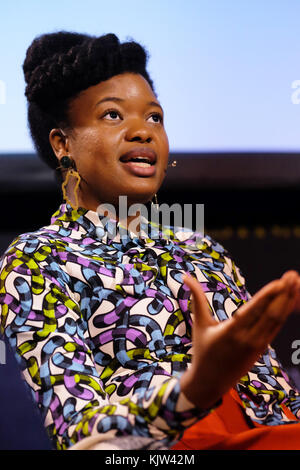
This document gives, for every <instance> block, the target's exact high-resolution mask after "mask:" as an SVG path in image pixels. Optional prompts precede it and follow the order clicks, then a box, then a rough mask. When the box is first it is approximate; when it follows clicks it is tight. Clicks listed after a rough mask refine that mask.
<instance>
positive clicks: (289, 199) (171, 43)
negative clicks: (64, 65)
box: [0, 0, 300, 448]
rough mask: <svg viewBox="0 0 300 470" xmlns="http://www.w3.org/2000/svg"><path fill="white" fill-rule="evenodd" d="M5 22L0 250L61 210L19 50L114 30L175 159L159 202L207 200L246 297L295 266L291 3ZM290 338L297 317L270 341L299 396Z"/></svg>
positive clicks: (298, 5)
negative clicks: (32, 119)
mask: <svg viewBox="0 0 300 470" xmlns="http://www.w3.org/2000/svg"><path fill="white" fill-rule="evenodd" d="M0 13H1V15H0V16H1V30H0V39H1V40H0V64H1V65H0V197H1V201H2V211H3V212H2V217H1V222H0V223H1V233H0V251H1V253H3V251H4V250H5V249H6V247H7V246H8V244H9V243H10V242H11V241H12V239H13V238H14V237H15V236H16V235H18V234H19V233H21V232H26V231H33V230H36V229H38V228H39V227H40V226H42V225H46V224H48V223H49V220H50V216H51V214H52V213H53V212H54V211H55V210H56V209H57V207H58V205H59V204H60V202H61V194H60V190H59V188H58V187H57V185H56V183H55V180H54V175H53V174H52V172H51V170H49V169H48V168H47V167H46V166H45V165H44V164H43V163H42V162H41V161H40V160H39V159H38V157H37V155H36V154H35V151H34V148H33V145H32V142H31V140H30V135H29V132H28V128H27V117H26V101H25V97H24V88H25V84H24V79H23V73H22V63H23V60H24V57H25V53H26V49H27V47H28V46H29V45H30V43H31V41H32V40H33V38H34V37H36V36H37V35H40V34H43V33H46V32H54V31H59V30H68V31H77V32H85V33H89V34H94V35H102V34H106V33H110V32H113V33H115V34H117V35H118V36H119V38H120V39H121V40H122V41H123V40H126V39H128V38H133V39H134V40H136V41H138V42H140V43H141V44H143V45H144V46H145V47H146V48H147V50H148V51H149V54H150V60H149V67H148V69H149V72H150V75H151V76H152V78H153V80H154V84H155V88H156V92H157V95H158V98H159V100H160V102H161V103H162V105H163V108H164V111H165V116H166V128H167V132H168V135H169V139H170V149H171V153H170V161H172V160H176V161H177V166H176V167H175V168H169V172H168V175H167V177H166V180H165V182H164V184H163V186H162V188H161V190H160V192H159V194H158V200H159V203H163V202H166V203H169V204H171V203H175V202H177V203H181V204H184V203H193V204H197V203H199V204H204V205H205V231H206V232H207V233H209V234H210V235H211V236H213V237H214V238H216V239H217V240H218V241H219V242H220V243H222V244H223V245H224V246H225V247H226V248H227V250H228V251H230V252H231V254H232V255H233V258H234V259H235V261H236V263H237V265H238V266H239V267H240V268H241V270H242V272H243V274H244V276H245V278H246V280H247V285H248V289H249V291H250V292H251V293H252V294H254V293H255V292H256V291H257V290H258V289H259V288H260V287H262V286H263V285H264V284H265V283H267V282H269V281H270V280H272V279H275V278H276V277H278V276H281V275H282V274H283V273H284V272H285V271H286V270H288V269H296V270H300V214H299V203H300V42H299V35H300V2H299V1H298V0H286V1H285V2H283V1H281V0H264V1H263V2H262V1H261V0H245V1H243V2H239V1H237V0H226V1H224V0H186V1H185V2H183V1H182V0H152V2H148V1H146V0H127V1H126V2H124V1H122V0H114V1H113V2H107V1H105V0H85V2H81V1H79V0H52V1H51V3H46V2H42V1H38V0H27V1H26V2H24V1H22V0H19V1H18V0H11V1H10V2H5V3H4V2H2V4H1V6H0ZM295 339H299V340H300V317H299V315H297V314H296V313H295V314H293V315H292V316H291V318H290V319H289V320H288V322H287V323H286V325H285V327H284V328H283V330H282V331H281V333H280V334H279V335H278V337H277V338H276V340H275V341H274V344H273V345H274V347H275V348H276V350H277V352H278V354H279V357H280V359H281V361H282V362H283V364H284V365H285V367H286V368H287V369H288V370H289V371H290V374H291V375H292V376H293V378H294V380H295V382H296V383H297V385H298V387H300V369H299V366H297V365H295V364H292V362H291V356H292V353H293V349H292V343H293V341H294V340H295ZM7 367H8V365H1V364H0V372H1V371H2V373H3V372H4V369H5V368H7ZM4 376H5V374H4ZM0 390H1V380H0ZM3 390H4V389H3V388H2V391H3ZM3 412H4V411H3ZM0 416H1V410H0ZM0 421H1V418H0ZM2 445H3V444H2ZM15 445H17V444H15ZM0 446H1V440H0ZM2 448H5V447H2Z"/></svg>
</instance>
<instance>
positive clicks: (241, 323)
mask: <svg viewBox="0 0 300 470" xmlns="http://www.w3.org/2000/svg"><path fill="white" fill-rule="evenodd" d="M108 97H110V98H114V99H113V100H112V99H110V100H109V101H107V100H106V99H107V98H108ZM115 98H118V99H119V100H115ZM103 99H105V101H103V102H102V103H100V104H97V103H99V101H102V100H103ZM120 99H121V101H120ZM162 116H163V113H162V109H161V107H160V105H159V102H158V101H157V98H156V97H155V95H154V93H153V91H152V89H151V87H150V86H149V84H148V83H147V81H146V80H145V79H144V78H143V77H141V76H140V75H138V74H132V73H125V74H122V75H116V76H115V77H113V78H111V79H109V80H107V81H105V82H101V83H99V84H98V85H95V86H92V87H90V88H88V89H87V90H85V91H83V92H81V93H80V94H79V95H78V96H77V97H76V98H74V99H73V100H72V102H71V106H70V109H69V118H70V127H69V128H68V129H64V130H63V131H62V130H61V129H53V130H52V131H51V133H50V136H49V138H50V142H51V145H52V148H53V150H54V152H55V154H56V156H57V158H58V159H59V160H60V159H61V158H62V157H63V156H64V155H69V156H71V157H72V159H73V160H74V162H75V164H76V168H77V170H78V172H79V174H80V176H81V178H82V180H81V184H80V190H79V205H80V206H82V207H84V208H86V209H91V210H94V211H95V210H97V207H98V206H99V204H101V203H110V204H113V205H114V206H115V207H116V206H117V205H118V197H119V196H120V195H127V197H128V205H130V204H134V203H146V202H147V201H149V200H151V199H152V197H153V195H154V194H155V193H156V192H157V191H158V189H159V187H160V186H161V184H162V182H163V179H164V176H165V172H166V168H167V163H168V154H169V145H168V138H167V135H166V132H165V129H164V125H163V120H162V119H161V118H162ZM133 148H135V149H136V148H147V149H151V150H153V151H154V152H155V153H156V155H157V162H156V171H155V174H154V175H153V176H147V177H145V176H143V177H141V176H136V175H133V174H130V173H129V172H128V171H127V170H125V168H124V164H122V163H121V162H120V157H121V156H122V155H123V154H124V153H126V152H128V151H130V150H132V149H133ZM72 192H73V187H72V184H70V185H69V186H68V195H69V197H70V198H71V199H72ZM129 219H130V218H128V222H130V220H129ZM185 283H186V284H187V286H188V287H189V288H190V290H191V293H192V298H193V309H192V310H193V314H194V327H193V344H194V348H193V349H194V352H193V361H192V365H191V367H190V369H189V370H187V371H186V372H185V373H184V374H183V375H182V377H181V389H182V392H183V393H184V394H185V395H186V397H187V398H188V399H189V400H190V401H191V402H192V403H194V404H195V405H196V406H197V407H199V408H201V409H203V408H209V407H211V406H212V405H214V404H215V403H216V401H217V400H218V399H220V398H221V397H222V395H223V394H224V393H226V392H227V391H228V390H229V389H230V388H231V387H232V386H234V385H235V384H236V383H237V381H238V380H239V379H240V377H242V376H243V375H244V374H245V373H246V372H247V371H248V370H249V369H250V368H251V367H252V365H253V364H254V362H255V361H256V360H257V359H258V357H259V356H260V355H261V354H262V353H263V352H264V350H265V349H266V348H267V346H268V344H270V342H271V341H272V340H273V339H274V338H275V336H276V335H277V334H278V332H279V330H280V328H281V327H282V326H283V324H284V322H285V321H286V319H287V317H288V316H289V315H290V313H291V312H292V311H294V310H295V308H298V309H299V310H300V298H299V297H300V296H299V292H300V277H299V275H298V273H297V272H295V271H288V272H287V273H285V274H284V275H283V276H282V278H281V279H277V280H275V281H272V282H271V283H269V284H267V285H266V286H265V287H264V288H262V289H261V290H260V291H259V292H257V294H256V295H255V296H254V297H253V298H252V299H251V300H250V301H249V302H247V304H245V305H243V306H242V307H241V308H239V310H238V311H237V312H236V314H235V315H234V316H233V317H232V318H231V319H229V320H227V321H224V322H221V323H218V322H216V321H215V320H213V319H212V317H211V314H210V312H209V309H208V306H207V299H206V297H205V294H204V292H203V290H202V288H201V284H200V283H199V282H198V281H196V280H195V279H193V278H191V277H188V276H186V278H185ZM233 365H234V367H233ZM203 377H205V380H203Z"/></svg>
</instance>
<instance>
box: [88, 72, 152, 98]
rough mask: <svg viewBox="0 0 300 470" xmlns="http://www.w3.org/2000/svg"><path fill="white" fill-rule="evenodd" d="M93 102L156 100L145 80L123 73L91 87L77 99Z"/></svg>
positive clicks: (135, 75)
mask: <svg viewBox="0 0 300 470" xmlns="http://www.w3.org/2000/svg"><path fill="white" fill-rule="evenodd" d="M80 97H81V98H83V99H88V100H90V101H93V102H95V104H97V103H99V102H100V101H104V100H106V101H107V99H108V98H111V97H113V98H119V99H121V100H128V99H134V98H140V99H143V98H144V99H145V100H149V99H151V100H155V101H157V100H156V97H155V94H154V92H153V90H152V89H151V87H150V85H149V83H148V82H147V80H146V79H145V78H144V77H142V76H141V75H139V74H133V73H124V74H120V75H115V76H114V77H112V78H110V79H108V80H105V81H103V82H100V83H98V84H97V85H94V86H91V87H89V88H87V89H86V90H84V91H83V92H82V93H80V95H79V98H80Z"/></svg>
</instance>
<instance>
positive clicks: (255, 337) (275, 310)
mask: <svg viewBox="0 0 300 470" xmlns="http://www.w3.org/2000/svg"><path fill="white" fill-rule="evenodd" d="M184 282H185V284H186V285H187V286H188V287H189V288H190V290H191V292H192V313H193V360H192V364H191V367H190V369H189V370H187V371H186V372H185V373H184V374H183V375H182V377H181V379H180V382H181V389H182V392H183V393H184V395H185V396H186V397H187V398H188V399H189V400H190V401H191V402H192V403H194V404H195V405H196V406H197V407H199V408H201V409H203V408H204V409H206V408H209V407H211V406H213V405H214V404H215V403H216V402H217V401H218V400H219V399H220V398H221V397H222V396H223V395H224V394H225V393H226V392H227V391H228V390H229V389H230V388H231V387H233V386H234V385H236V383H237V382H238V381H239V379H240V378H241V377H242V376H243V375H244V374H245V373H247V372H248V371H249V369H250V368H251V367H252V366H253V364H254V363H255V361H256V360H257V359H258V358H259V356H260V355H261V354H262V353H263V352H264V351H265V349H266V348H267V347H268V345H269V344H270V343H271V341H272V340H273V339H274V338H275V336H276V335H277V334H278V332H279V330H280V329H281V327H282V326H283V324H284V322H285V321H286V319H287V317H288V316H289V315H290V313H291V312H292V311H293V310H294V309H295V306H296V303H297V302H298V299H299V293H300V277H299V274H298V273H297V272H296V271H288V272H286V273H285V274H284V275H283V276H282V277H281V278H280V279H277V280H275V281H272V282H270V283H269V284H267V285H266V286H264V287H263V288H262V289H261V290H260V291H258V292H257V293H256V294H255V295H254V296H253V298H252V299H251V300H250V301H249V302H247V303H246V304H244V305H243V306H241V307H240V308H239V309H238V310H237V311H236V312H235V314H234V315H233V317H232V318H230V319H228V320H225V321H223V322H221V323H219V322H217V321H216V320H214V319H213V318H212V316H211V313H210V311H209V308H208V304H207V299H206V296H205V294H204V292H203V290H202V288H201V284H200V283H199V282H198V281H197V280H196V279H194V278H192V277H191V276H185V277H184Z"/></svg>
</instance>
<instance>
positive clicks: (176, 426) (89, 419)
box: [0, 243, 210, 449]
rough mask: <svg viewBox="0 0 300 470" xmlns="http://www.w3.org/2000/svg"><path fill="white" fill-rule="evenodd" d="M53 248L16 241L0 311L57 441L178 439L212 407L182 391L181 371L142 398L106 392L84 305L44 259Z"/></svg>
mask: <svg viewBox="0 0 300 470" xmlns="http://www.w3.org/2000/svg"><path fill="white" fill-rule="evenodd" d="M48 248H49V247H47V246H44V247H43V246H39V249H37V250H34V249H32V250H31V252H30V250H27V251H26V252H25V251H24V250H23V247H22V244H21V243H19V244H18V243H15V244H14V245H12V247H11V248H10V249H9V250H8V251H7V253H6V255H5V257H3V259H2V263H1V275H0V305H1V310H0V312H1V331H2V333H5V335H6V337H7V338H8V340H9V342H10V345H11V346H12V347H13V349H14V350H15V351H16V357H17V359H18V362H19V364H20V367H21V370H22V373H23V376H24V378H25V380H26V382H27V384H28V385H29V387H30V389H31V392H32V396H33V398H34V400H35V402H36V403H37V405H38V407H39V409H40V412H41V413H42V416H43V419H44V422H45V426H46V428H47V431H48V434H49V436H50V438H51V439H52V440H53V441H54V444H55V446H56V447H57V448H58V449H66V448H69V447H70V446H72V445H74V444H76V443H78V442H79V441H80V440H82V439H83V438H85V437H88V436H90V437H93V436H99V442H100V441H105V440H108V439H111V438H114V437H116V436H123V435H137V436H146V437H151V438H154V439H156V440H161V441H163V442H165V443H166V444H170V443H171V442H172V441H174V440H176V439H178V438H179V437H180V435H181V434H182V433H183V431H184V429H185V428H187V427H188V426H190V425H192V424H194V423H195V422H196V421H197V420H199V419H200V418H203V417H204V416H206V415H207V414H208V413H209V412H210V410H199V409H197V408H195V407H194V406H193V405H192V404H191V403H190V402H189V401H188V400H187V399H186V398H185V397H184V396H183V394H182V393H181V392H180V380H179V379H180V376H176V377H174V376H172V377H168V376H165V377H164V378H163V379H162V381H161V382H160V383H159V384H157V385H155V386H154V387H151V388H150V389H149V390H147V392H146V393H145V394H144V395H143V396H142V395H138V394H136V395H134V396H132V397H125V398H123V399H122V398H121V399H120V400H119V401H114V399H113V398H110V397H109V396H108V395H106V394H105V392H104V387H103V384H102V382H101V379H100V377H99V372H98V371H97V368H96V365H95V361H94V358H93V353H92V351H91V347H90V342H89V333H88V328H87V326H86V324H85V320H84V318H83V315H82V314H81V311H80V308H79V305H78V303H77V302H76V300H75V299H74V295H72V292H71V291H70V289H69V286H68V285H67V283H62V282H61V278H60V277H59V276H57V277H54V276H53V275H52V274H49V271H47V267H46V266H45V265H44V264H43V260H44V259H45V257H46V256H47V254H49V250H48ZM49 249H50V248H49ZM51 273H52V271H51Z"/></svg>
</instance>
